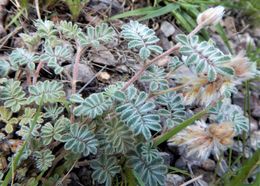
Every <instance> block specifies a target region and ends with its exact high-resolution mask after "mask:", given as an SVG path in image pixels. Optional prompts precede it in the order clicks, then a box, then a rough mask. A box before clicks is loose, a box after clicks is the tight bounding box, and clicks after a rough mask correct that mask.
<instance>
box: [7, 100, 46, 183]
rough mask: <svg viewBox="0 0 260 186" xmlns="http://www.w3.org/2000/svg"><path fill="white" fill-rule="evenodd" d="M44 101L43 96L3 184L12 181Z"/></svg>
mask: <svg viewBox="0 0 260 186" xmlns="http://www.w3.org/2000/svg"><path fill="white" fill-rule="evenodd" d="M42 101H43V99H42V98H41V102H40V105H39V107H38V108H37V112H36V114H35V116H34V118H33V121H32V126H31V128H30V131H29V134H28V136H27V138H26V140H25V141H24V143H23V145H22V147H21V149H20V150H19V151H18V153H17V155H16V157H15V159H14V160H13V161H12V167H11V168H9V170H8V173H7V175H6V176H5V179H4V181H3V183H2V186H7V185H8V183H9V182H10V180H11V179H12V177H13V176H14V175H13V173H14V172H15V169H16V167H17V164H18V162H19V160H20V158H21V156H22V154H23V151H24V149H25V147H26V145H27V144H28V143H29V141H30V138H31V133H32V131H33V129H34V127H35V125H36V122H37V120H38V118H39V116H40V113H41V107H42Z"/></svg>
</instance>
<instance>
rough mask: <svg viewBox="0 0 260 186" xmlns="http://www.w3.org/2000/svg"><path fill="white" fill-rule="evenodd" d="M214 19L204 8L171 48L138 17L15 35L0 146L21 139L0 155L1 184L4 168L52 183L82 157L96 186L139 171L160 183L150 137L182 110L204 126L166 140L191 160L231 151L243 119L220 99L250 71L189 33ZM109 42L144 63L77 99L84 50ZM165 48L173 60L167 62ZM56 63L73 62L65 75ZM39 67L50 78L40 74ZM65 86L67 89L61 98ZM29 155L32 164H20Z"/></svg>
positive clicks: (163, 169)
mask: <svg viewBox="0 0 260 186" xmlns="http://www.w3.org/2000/svg"><path fill="white" fill-rule="evenodd" d="M222 15H223V8H222V7H217V8H212V9H209V10H207V11H205V12H203V13H202V14H201V15H199V17H198V26H197V27H196V28H195V29H194V30H193V31H192V32H191V33H190V34H188V35H184V34H181V35H177V37H176V42H177V44H176V45H175V46H174V47H172V48H171V49H169V50H168V51H165V52H163V49H162V48H161V47H160V46H158V44H157V43H158V41H159V38H158V37H157V36H156V33H155V31H153V30H152V29H150V28H148V27H147V26H146V25H143V24H141V23H139V22H137V21H130V22H129V23H127V24H125V25H123V26H122V31H121V33H120V34H119V35H117V34H116V32H115V31H114V29H113V28H112V27H111V26H109V25H108V24H106V23H102V24H100V25H98V26H95V27H92V26H88V27H86V28H81V27H79V26H78V25H76V24H73V23H71V22H66V21H61V22H59V23H54V22H52V21H48V20H36V21H35V22H34V25H35V28H36V32H34V33H28V34H25V33H22V34H20V37H21V39H22V40H23V42H24V44H25V45H24V48H16V49H14V50H13V51H12V52H11V53H10V55H9V58H8V59H7V60H4V61H0V77H1V80H0V104H1V106H0V109H1V113H0V121H1V122H3V123H4V127H3V128H1V141H4V140H9V138H10V136H18V140H20V141H22V142H23V144H21V143H19V146H17V148H16V149H15V150H14V151H13V152H14V153H11V152H10V151H9V150H8V149H6V148H5V149H1V151H3V153H1V154H0V156H1V157H2V156H4V155H7V156H9V157H10V158H9V164H8V165H7V167H6V168H5V169H2V170H1V174H0V175H1V176H0V177H1V178H2V180H3V182H2V185H7V184H8V183H9V182H10V181H11V175H12V172H16V173H17V174H16V175H13V176H14V177H13V179H12V180H13V181H14V182H16V183H21V184H25V185H30V184H31V183H34V184H37V183H38V182H39V180H40V178H41V177H43V176H47V177H48V180H49V181H48V182H49V184H50V185H54V184H56V183H60V182H62V181H63V180H62V178H63V177H64V175H66V174H67V173H68V172H69V171H70V170H71V168H73V166H74V165H75V164H76V163H77V161H79V160H80V158H85V159H87V161H88V165H90V167H89V168H90V169H91V170H92V171H93V172H92V180H93V182H97V183H98V184H105V185H107V186H109V185H112V184H113V183H115V182H116V181H117V182H118V181H120V182H122V183H127V182H128V180H129V179H130V181H131V182H132V183H133V182H134V183H136V181H135V180H133V179H132V178H134V177H133V176H134V175H138V177H139V179H140V180H141V181H142V182H143V183H144V185H147V186H148V185H149V186H150V185H153V186H156V185H165V178H166V174H167V166H166V165H164V162H163V158H162V157H161V156H160V154H159V150H158V149H156V147H155V145H154V141H156V138H155V137H158V136H159V137H160V136H163V135H164V134H165V132H167V131H168V130H171V129H173V128H175V127H176V126H178V125H180V124H181V123H183V122H185V121H186V120H187V119H189V117H190V113H191V111H190V110H189V108H191V106H193V107H195V106H196V107H200V108H202V109H203V108H204V107H207V108H206V109H208V110H207V113H208V116H207V118H208V120H207V122H206V120H198V121H196V122H195V124H194V125H190V126H188V127H187V128H184V129H183V130H181V131H180V132H179V133H178V134H177V135H175V136H174V137H173V138H171V137H172V136H170V138H171V139H170V140H169V141H170V142H172V143H175V144H177V145H178V146H179V147H180V148H181V149H183V152H184V155H185V156H190V155H194V154H195V155H196V156H197V158H198V159H201V160H205V159H206V158H207V157H208V156H209V155H210V154H215V155H219V153H221V152H222V151H224V150H225V149H226V148H227V147H228V146H231V145H232V142H233V137H234V136H236V135H240V134H241V132H243V131H244V132H248V119H247V118H246V117H245V116H244V113H243V111H242V110H241V108H239V107H238V106H235V105H232V104H231V103H229V102H227V100H230V96H231V94H232V93H235V92H236V86H237V85H239V84H241V83H242V81H245V80H248V79H250V78H252V77H254V76H255V75H256V73H257V71H256V66H255V64H254V63H253V62H249V61H248V59H247V58H246V57H244V56H242V55H241V54H239V55H237V56H232V55H231V54H224V53H223V52H222V51H221V50H220V49H218V48H217V47H216V46H215V45H214V44H213V43H211V42H208V41H201V40H200V39H199V37H198V36H197V35H196V33H197V32H199V31H200V30H201V29H202V28H204V27H205V26H209V25H212V24H215V23H216V22H218V21H219V20H220V19H221V17H222ZM116 37H121V38H122V39H124V40H125V43H127V44H128V48H129V49H130V50H132V49H133V51H135V52H137V53H138V55H139V57H140V61H141V63H142V65H143V67H142V68H141V69H140V70H139V71H137V72H136V74H135V75H134V76H133V77H132V78H131V79H129V81H127V82H117V83H115V84H113V85H109V86H108V87H106V88H105V89H104V91H102V92H96V93H93V94H90V95H89V96H88V97H85V96H82V95H80V94H77V90H78V88H79V87H77V79H78V71H79V64H80V63H81V62H82V59H81V58H82V55H84V54H86V53H88V50H86V49H89V48H91V47H92V48H97V47H99V45H100V44H107V43H109V42H112V41H113V39H115V38H116ZM173 51H179V55H178V56H170V54H172V53H173ZM164 57H167V59H168V60H167V62H168V64H167V65H165V66H163V67H162V66H158V65H157V64H156V62H158V61H159V60H161V59H162V58H164ZM64 63H66V64H68V63H71V64H72V65H73V70H72V72H71V74H70V73H69V72H68V71H66V69H65V68H64ZM43 69H47V70H48V71H50V73H52V74H54V75H55V77H56V79H51V78H47V77H41V76H40V71H41V70H43ZM64 79H65V80H68V81H66V82H69V84H67V83H66V82H65V83H63V82H64V81H62V80H64ZM136 80H140V81H141V82H143V83H144V84H146V85H148V86H149V90H148V92H146V91H144V90H141V89H138V88H137V87H135V86H134V82H135V81H136ZM170 80H171V81H170ZM172 82H174V84H172ZM65 89H71V90H70V91H66V93H65ZM224 99H225V101H223V100H224ZM227 110H228V111H227ZM188 111H189V112H188ZM208 122H209V124H208ZM168 139H169V137H168ZM28 159H30V160H32V161H31V163H30V164H27V168H24V167H26V166H24V165H26V163H28V161H27V160H28ZM55 166H57V169H56V167H55ZM31 167H34V168H36V169H37V170H38V172H37V173H38V174H39V175H38V177H34V176H35V175H34V174H32V173H31V171H29V168H31ZM8 169H9V171H6V170H8ZM21 169H22V170H23V175H25V174H27V175H29V176H31V179H30V180H29V181H28V180H24V179H23V175H22V174H21V171H19V170H21ZM18 173H19V174H18ZM129 175H130V176H129ZM43 180H45V179H43ZM43 182H44V181H43ZM43 184H44V183H43ZM136 185H137V183H136Z"/></svg>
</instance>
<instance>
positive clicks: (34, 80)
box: [33, 61, 44, 84]
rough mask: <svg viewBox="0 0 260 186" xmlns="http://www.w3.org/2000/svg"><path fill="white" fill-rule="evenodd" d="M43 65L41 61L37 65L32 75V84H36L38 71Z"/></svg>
mask: <svg viewBox="0 0 260 186" xmlns="http://www.w3.org/2000/svg"><path fill="white" fill-rule="evenodd" d="M43 66H44V63H43V62H42V61H41V62H40V63H39V64H38V66H37V68H36V71H35V73H34V76H33V84H36V82H37V79H38V77H39V73H40V71H41V69H42V67H43Z"/></svg>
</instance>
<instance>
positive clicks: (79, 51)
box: [71, 45, 83, 94]
mask: <svg viewBox="0 0 260 186" xmlns="http://www.w3.org/2000/svg"><path fill="white" fill-rule="evenodd" d="M82 51H83V48H82V47H81V46H80V45H78V46H77V53H76V57H75V63H74V66H73V74H72V82H71V89H72V92H71V93H72V94H75V93H76V85H77V79H78V72H79V62H80V57H81V54H82Z"/></svg>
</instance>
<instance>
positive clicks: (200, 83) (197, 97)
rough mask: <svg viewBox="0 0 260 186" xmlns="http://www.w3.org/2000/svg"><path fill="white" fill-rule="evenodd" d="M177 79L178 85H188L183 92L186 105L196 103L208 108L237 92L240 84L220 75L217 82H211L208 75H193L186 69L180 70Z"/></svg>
mask: <svg viewBox="0 0 260 186" xmlns="http://www.w3.org/2000/svg"><path fill="white" fill-rule="evenodd" d="M175 78H176V80H177V82H178V83H180V84H182V85H185V84H186V85H187V86H186V87H185V88H184V89H183V90H182V94H183V101H184V103H185V104H186V105H191V104H193V103H196V104H201V105H205V106H208V105H209V104H211V103H212V102H213V101H216V100H218V99H220V98H221V97H223V96H226V95H227V94H229V93H230V92H235V91H236V89H235V86H236V85H237V83H238V82H237V83H236V82H235V81H233V80H232V79H231V78H229V77H224V76H221V75H218V76H217V78H216V80H215V81H213V82H209V81H208V78H207V76H206V75H204V74H195V73H192V72H191V71H190V70H189V69H188V68H186V67H182V68H179V69H178V71H177V72H176V76H175Z"/></svg>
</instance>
